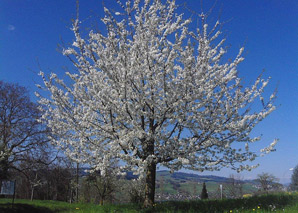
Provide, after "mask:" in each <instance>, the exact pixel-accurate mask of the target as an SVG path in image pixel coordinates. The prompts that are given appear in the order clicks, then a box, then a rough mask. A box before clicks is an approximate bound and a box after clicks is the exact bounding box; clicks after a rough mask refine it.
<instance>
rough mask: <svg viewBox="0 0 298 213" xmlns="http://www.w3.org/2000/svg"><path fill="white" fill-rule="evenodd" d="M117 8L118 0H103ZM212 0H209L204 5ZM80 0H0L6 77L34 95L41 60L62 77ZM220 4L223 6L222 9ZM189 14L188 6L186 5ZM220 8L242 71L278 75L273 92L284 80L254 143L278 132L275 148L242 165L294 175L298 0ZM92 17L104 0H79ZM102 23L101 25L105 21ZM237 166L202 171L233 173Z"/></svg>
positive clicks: (1, 61) (238, 0) (238, 2)
mask: <svg viewBox="0 0 298 213" xmlns="http://www.w3.org/2000/svg"><path fill="white" fill-rule="evenodd" d="M105 2H106V3H105V4H106V6H107V7H115V4H114V3H113V2H114V1H113V0H105ZM176 2H177V3H178V4H182V3H183V2H187V5H188V7H189V8H191V9H192V10H195V11H198V12H201V4H200V1H199V0H188V1H187V0H186V1H185V0H177V1H176ZM210 2H211V3H210ZM213 3H214V1H213V0H212V1H210V0H208V1H207V0H203V8H204V11H207V10H208V9H209V8H210V7H211V5H212V4H213ZM75 8H76V3H75V0H1V1H0V80H3V81H6V82H14V83H19V84H20V85H23V86H26V87H28V89H29V90H30V92H31V95H32V97H33V98H34V95H33V92H34V91H35V90H36V88H35V83H41V79H40V77H39V76H38V75H37V73H38V71H39V65H40V67H41V68H42V69H43V71H44V72H46V73H49V72H51V71H52V72H56V73H58V75H59V76H60V77H63V73H64V69H63V67H67V68H69V69H70V70H71V69H72V66H71V64H70V62H69V61H68V59H67V58H65V57H64V56H62V55H61V54H60V53H59V52H58V51H57V45H58V44H61V43H62V41H63V42H64V43H65V44H66V45H67V44H69V43H71V42H72V40H73V39H74V37H73V34H72V32H71V31H70V30H69V28H70V27H71V19H72V18H74V17H75V14H76V9H75ZM220 11H221V12H220ZM184 12H185V13H187V11H184ZM219 14H221V15H220V20H221V21H226V24H225V25H224V27H223V31H224V33H225V34H226V35H227V43H226V44H227V45H229V46H230V45H231V48H230V53H231V56H232V55H236V54H237V49H239V48H240V47H241V46H243V45H244V46H245V50H246V51H245V54H244V56H245V61H244V62H243V63H242V64H241V65H240V66H239V71H240V76H241V77H242V78H244V79H245V82H247V83H250V82H252V81H253V80H254V79H255V78H256V77H257V76H258V75H259V74H260V73H261V71H262V70H263V69H265V70H266V72H265V74H264V77H269V76H271V77H272V80H271V82H270V85H269V87H268V89H267V91H268V92H270V91H273V90H274V89H275V87H277V86H278V99H277V101H276V105H277V106H278V107H277V110H276V111H275V112H273V113H272V114H271V115H270V116H269V117H268V118H267V119H266V120H264V121H263V122H262V123H261V124H259V125H258V126H257V127H256V129H255V131H254V134H256V135H258V134H263V138H262V140H261V141H260V142H258V143H256V144H255V149H260V148H263V147H264V146H266V145H268V144H269V143H271V142H272V141H273V139H274V138H279V140H280V141H279V143H278V145H277V146H276V148H277V151H276V152H274V153H271V154H269V155H266V156H265V157H262V158H258V159H257V160H256V163H259V164H260V167H259V168H257V169H255V170H253V171H252V172H243V173H241V175H242V176H243V177H244V178H245V179H249V178H254V177H255V176H256V175H257V174H259V173H261V172H269V173H272V174H274V175H276V176H277V177H278V178H280V180H281V182H289V177H290V175H291V173H292V172H291V171H289V168H292V167H294V166H295V165H297V164H298V1H296V0H282V1H281V0H249V1H248V0H225V1H224V0H218V1H217V4H216V6H215V8H214V10H213V12H212V14H211V15H210V17H209V20H210V21H211V22H212V21H214V20H215V19H216V18H217V17H218V16H219ZM90 16H97V17H102V16H103V9H102V0H81V1H80V18H81V20H82V21H83V23H86V25H87V26H88V24H87V23H90V22H92V20H93V19H92V18H90ZM99 27H100V25H99ZM231 173H233V171H230V170H227V169H224V170H222V171H221V172H214V173H210V172H208V173H204V174H214V175H222V176H228V175H229V174H231Z"/></svg>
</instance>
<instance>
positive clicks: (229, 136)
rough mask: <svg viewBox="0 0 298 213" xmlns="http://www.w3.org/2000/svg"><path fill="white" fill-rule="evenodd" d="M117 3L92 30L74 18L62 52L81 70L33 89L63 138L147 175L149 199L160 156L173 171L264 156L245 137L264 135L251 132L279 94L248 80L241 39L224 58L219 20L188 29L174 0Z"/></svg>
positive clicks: (61, 142)
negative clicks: (241, 73) (242, 69)
mask: <svg viewBox="0 0 298 213" xmlns="http://www.w3.org/2000/svg"><path fill="white" fill-rule="evenodd" d="M118 3H119V4H120V6H121V7H122V10H121V11H120V12H118V11H117V12H112V11H113V10H112V11H111V10H109V9H107V8H104V11H105V17H104V18H103V19H102V22H103V24H104V25H105V27H106V30H103V31H102V32H94V31H90V32H89V34H88V35H89V37H88V38H87V39H84V38H82V36H81V34H80V33H79V23H80V22H79V20H78V19H77V20H75V21H74V23H73V29H72V30H73V32H74V34H75V41H74V42H73V46H72V47H69V48H67V49H64V51H63V53H64V55H66V56H67V57H69V58H70V59H71V61H72V62H73V64H74V66H75V67H76V69H77V72H75V73H69V72H67V73H66V74H67V76H68V77H69V78H70V79H69V80H67V81H65V82H68V83H65V82H64V81H63V80H62V79H59V78H58V77H57V75H56V74H54V73H52V74H51V75H50V76H49V78H47V77H46V76H45V75H44V73H43V72H41V73H40V75H41V76H42V77H43V80H44V84H45V88H44V89H45V90H47V91H48V92H50V95H49V96H48V97H49V98H43V97H41V96H40V95H39V94H37V96H38V97H40V101H39V103H40V104H42V106H43V111H44V114H43V121H44V122H45V123H46V124H47V126H48V127H49V128H50V129H51V130H52V132H53V133H54V134H55V135H56V136H57V137H58V139H57V138H53V140H54V141H55V142H56V144H57V146H59V147H61V149H62V150H65V153H66V155H68V156H69V157H70V158H72V159H73V160H75V161H76V162H82V163H89V164H91V165H92V166H94V169H97V170H100V171H101V172H102V174H103V175H104V173H105V170H106V168H108V167H109V162H110V160H111V159H117V160H121V161H122V162H123V163H124V164H123V165H121V167H119V170H122V171H129V170H132V171H134V172H135V173H138V174H140V175H141V176H140V177H141V178H142V176H145V201H144V206H151V205H153V203H154V194H155V178H156V166H157V165H158V164H161V165H162V166H165V167H168V168H169V169H171V170H172V171H174V170H179V169H181V168H183V167H184V168H186V169H191V170H197V171H205V170H209V171H213V170H220V169H221V168H222V167H231V168H233V169H236V170H237V171H241V170H250V169H252V168H254V166H248V165H245V164H244V162H245V161H252V160H254V159H255V158H256V157H257V156H258V154H257V153H255V152H252V151H250V149H249V144H250V143H252V142H255V141H258V140H259V139H260V138H259V137H256V138H252V137H250V132H251V131H252V129H253V128H254V127H255V126H256V124H258V123H259V122H260V121H262V120H263V119H264V118H265V117H266V116H268V115H269V114H270V113H271V112H272V111H273V110H274V109H275V107H274V105H273V100H274V98H275V95H274V94H272V95H271V96H270V98H269V100H268V101H265V99H264V97H263V96H262V93H263V90H264V88H265V87H266V85H267V83H268V80H263V79H261V77H259V78H258V79H257V80H256V81H255V82H254V83H253V85H252V86H250V87H246V88H245V87H244V86H243V85H242V83H241V79H240V78H239V77H238V71H237V66H238V64H239V63H240V62H241V61H243V58H242V57H241V54H242V52H243V48H241V49H240V51H239V54H238V55H237V56H236V57H235V59H234V60H230V61H228V62H224V61H223V60H222V58H223V56H224V55H225V53H226V51H225V49H224V48H222V45H223V43H224V40H225V39H219V35H220V33H221V32H220V31H218V28H219V27H220V22H216V24H215V26H213V27H211V28H210V27H209V26H208V25H207V24H206V22H205V21H206V20H205V18H206V17H205V15H204V14H201V15H200V20H201V23H202V25H201V27H199V29H198V30H197V31H196V32H191V31H190V30H189V28H188V25H189V24H190V22H191V20H190V19H187V20H183V18H182V14H176V13H175V9H176V5H175V1H166V2H165V3H163V1H161V0H152V1H150V0H146V1H142V2H141V1H139V0H135V1H127V2H126V4H122V3H121V1H118ZM196 23H197V22H196ZM258 99H259V100H260V103H259V104H256V105H254V107H251V105H252V103H253V102H254V101H255V100H258ZM252 109H253V110H252ZM234 142H235V143H237V144H238V145H237V146H236V147H235V146H234ZM275 143H276V141H274V142H273V143H272V144H271V145H270V146H269V147H267V148H265V149H263V150H262V151H263V152H266V153H268V152H270V151H271V150H272V149H273V147H274V145H275ZM241 145H242V147H243V148H242V149H240V148H239V146H241Z"/></svg>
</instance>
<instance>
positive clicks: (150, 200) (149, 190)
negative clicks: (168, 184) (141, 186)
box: [144, 163, 156, 208]
mask: <svg viewBox="0 0 298 213" xmlns="http://www.w3.org/2000/svg"><path fill="white" fill-rule="evenodd" d="M155 178H156V164H155V163H151V164H149V165H148V170H147V173H146V181H145V200H144V207H145V208H148V207H151V206H153V204H154V195H155Z"/></svg>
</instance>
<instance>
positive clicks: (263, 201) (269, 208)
mask: <svg viewBox="0 0 298 213" xmlns="http://www.w3.org/2000/svg"><path fill="white" fill-rule="evenodd" d="M0 212H5V213H11V212H30V213H53V212H59V213H66V212H77V213H79V212H81V213H83V212H84V213H85V212H86V213H97V212H98V213H101V212H114V213H116V212H117V213H120V212H144V213H145V212H147V213H149V212H169V213H170V212H177V213H178V212H181V213H182V212H204V213H208V212H210V213H211V212H214V213H215V212H218V213H224V212H227V213H232V212H258V213H261V212H289V213H297V212H298V193H284V194H274V195H263V196H258V197H250V198H245V199H227V200H207V201H200V200H199V201H179V202H178V201H169V202H162V203H157V204H156V205H155V207H154V208H152V209H142V208H141V207H140V206H138V205H134V204H126V205H104V206H98V205H93V204H83V203H79V204H69V203H66V202H59V201H39V200H37V201H33V202H31V201H28V200H16V201H15V205H14V206H13V207H12V206H11V200H10V199H0Z"/></svg>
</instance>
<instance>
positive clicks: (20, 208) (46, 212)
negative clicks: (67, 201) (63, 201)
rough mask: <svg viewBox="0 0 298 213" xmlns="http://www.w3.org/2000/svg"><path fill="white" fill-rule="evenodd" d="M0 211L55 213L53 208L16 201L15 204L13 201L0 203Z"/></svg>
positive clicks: (12, 212) (7, 212)
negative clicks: (12, 203)
mask: <svg viewBox="0 0 298 213" xmlns="http://www.w3.org/2000/svg"><path fill="white" fill-rule="evenodd" d="M0 212H3V213H25V212H28V213H29V212H30V213H53V212H54V211H52V210H51V209H48V208H46V207H37V206H33V205H29V204H21V203H16V204H14V205H13V206H12V205H11V203H4V204H0ZM55 212H57V211H55Z"/></svg>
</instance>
